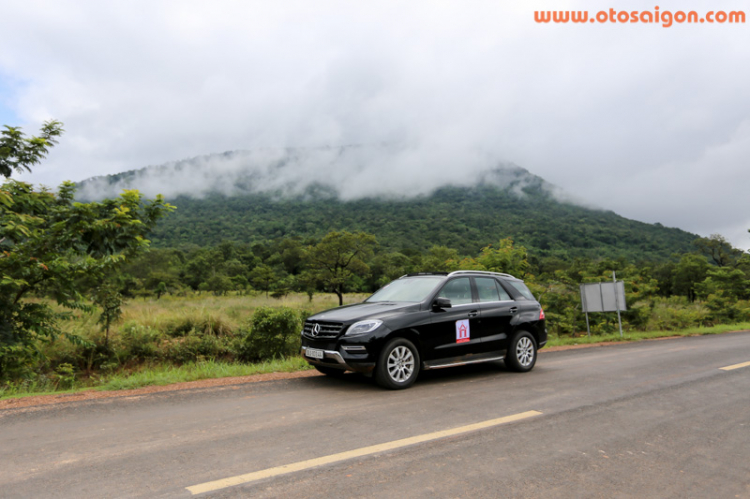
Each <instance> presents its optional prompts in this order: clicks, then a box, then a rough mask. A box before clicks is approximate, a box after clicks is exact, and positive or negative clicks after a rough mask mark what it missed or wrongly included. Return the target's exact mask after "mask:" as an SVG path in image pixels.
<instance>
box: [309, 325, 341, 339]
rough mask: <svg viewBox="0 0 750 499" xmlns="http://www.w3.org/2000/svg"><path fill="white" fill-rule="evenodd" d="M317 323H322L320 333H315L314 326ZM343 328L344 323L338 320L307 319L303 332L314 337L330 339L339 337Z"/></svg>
mask: <svg viewBox="0 0 750 499" xmlns="http://www.w3.org/2000/svg"><path fill="white" fill-rule="evenodd" d="M316 324H318V325H320V331H319V332H318V334H314V333H313V327H314V326H315V325H316ZM342 329H344V325H343V324H341V323H338V322H320V321H305V327H304V329H303V330H302V334H304V335H305V336H307V337H308V338H312V339H320V340H330V339H333V338H338V337H339V334H341V330H342Z"/></svg>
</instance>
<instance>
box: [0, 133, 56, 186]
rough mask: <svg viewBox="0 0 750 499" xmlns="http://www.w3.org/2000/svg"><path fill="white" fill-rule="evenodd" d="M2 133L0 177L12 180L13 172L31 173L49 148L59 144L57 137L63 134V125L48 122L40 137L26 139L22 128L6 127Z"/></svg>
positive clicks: (0, 135) (0, 134)
mask: <svg viewBox="0 0 750 499" xmlns="http://www.w3.org/2000/svg"><path fill="white" fill-rule="evenodd" d="M4 128H5V130H3V131H2V132H0V175H3V176H4V177H5V178H10V176H11V174H12V173H13V170H15V171H18V172H22V171H24V170H26V171H29V172H30V171H31V167H32V166H33V165H36V164H38V163H39V162H40V161H41V160H42V159H43V158H44V157H45V156H47V152H48V151H49V148H50V147H52V146H53V145H55V144H57V137H59V136H60V135H61V134H62V133H63V128H62V123H60V122H59V121H48V122H46V123H44V125H42V133H41V135H40V136H39V137H29V138H26V137H24V135H23V133H22V132H21V128H20V127H10V126H5V127H4Z"/></svg>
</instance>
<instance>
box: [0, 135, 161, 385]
mask: <svg viewBox="0 0 750 499" xmlns="http://www.w3.org/2000/svg"><path fill="white" fill-rule="evenodd" d="M7 130H11V131H12V132H13V133H10V134H9V133H8V132H7ZM61 131H62V128H61V126H60V124H59V123H57V122H50V123H47V124H45V126H44V128H43V129H42V137H41V138H36V137H35V138H32V139H25V138H24V137H23V135H20V132H17V129H11V128H8V127H6V132H4V134H3V139H2V142H1V143H0V144H1V145H0V150H1V153H0V168H2V173H3V174H4V175H5V176H6V177H7V176H9V174H10V171H9V170H24V169H25V170H29V169H30V166H32V165H34V164H36V163H38V162H39V160H40V158H42V157H44V155H45V154H46V153H47V148H48V147H49V146H50V145H51V144H54V138H55V137H56V136H58V135H59V134H60V133H61ZM74 193H75V187H74V185H73V184H72V183H70V182H65V183H63V184H62V185H61V186H60V188H59V190H58V192H57V193H52V192H49V191H46V190H39V191H35V190H34V189H33V188H32V186H31V185H30V184H27V183H24V182H18V181H14V180H10V181H8V182H6V183H4V184H2V186H0V379H2V378H4V377H6V376H7V375H8V374H9V373H10V372H11V371H18V370H23V369H24V366H25V365H26V363H27V361H28V360H29V358H31V357H33V356H35V355H39V351H38V349H37V348H36V342H37V341H40V340H41V341H51V340H53V339H54V338H55V337H56V336H57V335H58V334H59V333H60V331H59V328H58V327H57V320H58V319H59V318H60V315H61V314H59V313H56V312H55V311H54V310H53V309H52V308H51V307H50V306H49V305H48V304H47V303H46V302H43V301H42V302H39V301H29V300H26V298H27V297H29V296H30V295H32V294H34V295H41V294H44V295H47V296H50V297H52V298H53V299H54V300H55V301H57V303H58V304H59V305H61V306H63V307H67V308H72V309H76V308H77V309H85V308H87V305H86V301H85V300H84V297H83V293H84V292H85V291H86V290H85V289H83V284H82V282H85V279H84V278H87V279H97V278H99V279H100V280H101V279H103V278H104V275H105V274H106V273H107V272H108V271H111V270H112V269H113V268H115V267H117V266H119V265H120V264H121V263H123V262H124V261H126V260H127V259H128V258H130V257H132V256H134V255H136V254H138V253H139V252H142V251H145V250H146V249H147V248H148V245H149V241H148V240H147V239H146V235H147V234H148V232H149V231H150V230H151V229H152V228H153V227H154V225H155V224H156V221H157V220H158V219H159V218H161V217H162V216H163V215H164V214H166V213H168V212H169V211H171V210H172V209H174V207H172V206H170V205H169V204H167V203H165V202H164V199H163V198H162V197H161V196H157V198H156V199H155V200H154V201H148V202H146V201H144V200H143V199H142V197H141V195H140V193H138V191H125V192H124V193H123V194H122V195H121V196H119V197H118V198H116V199H109V200H104V201H102V202H96V203H77V202H75V201H74ZM68 337H69V338H71V339H73V340H75V337H73V336H70V335H68Z"/></svg>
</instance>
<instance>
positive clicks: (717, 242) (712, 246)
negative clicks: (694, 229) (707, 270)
mask: <svg viewBox="0 0 750 499" xmlns="http://www.w3.org/2000/svg"><path fill="white" fill-rule="evenodd" d="M693 244H694V245H695V246H697V247H698V249H699V250H700V251H701V253H703V254H704V255H706V256H707V257H709V258H710V259H711V260H712V261H713V263H715V264H716V265H718V266H719V267H734V266H736V264H737V261H738V260H739V259H740V257H741V256H742V253H743V252H742V250H740V249H737V248H735V247H733V246H732V245H731V244H730V243H729V241H727V240H726V239H724V237H722V236H720V235H719V234H712V235H711V236H710V237H700V238H698V239H696V240H695V241H694V242H693Z"/></svg>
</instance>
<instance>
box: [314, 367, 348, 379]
mask: <svg viewBox="0 0 750 499" xmlns="http://www.w3.org/2000/svg"><path fill="white" fill-rule="evenodd" d="M314 367H315V369H317V370H318V372H321V373H323V374H325V375H326V376H330V377H332V378H340V377H341V376H343V375H344V374H346V371H345V370H343V369H337V368H335V367H326V366H314Z"/></svg>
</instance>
